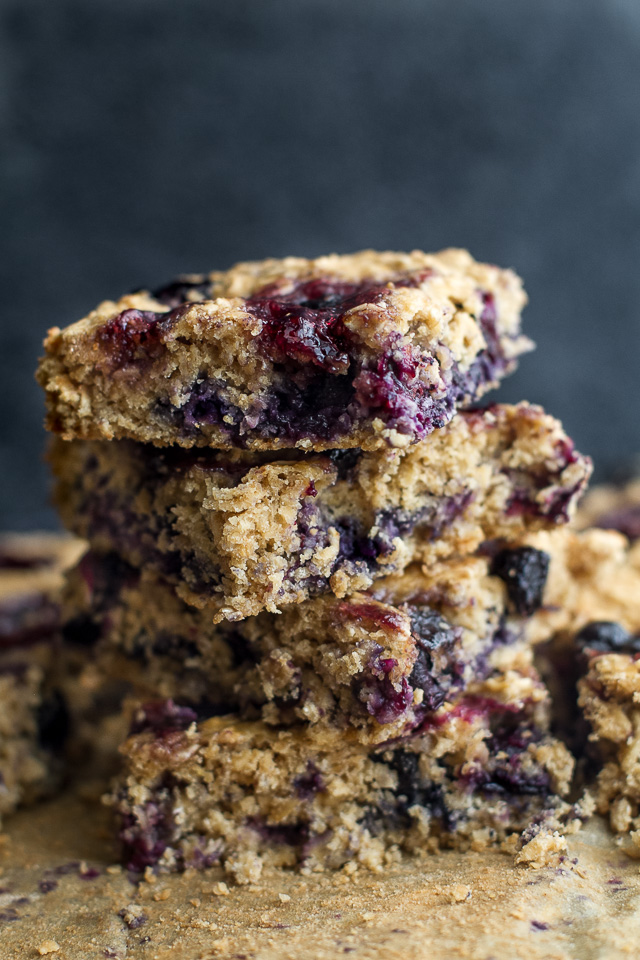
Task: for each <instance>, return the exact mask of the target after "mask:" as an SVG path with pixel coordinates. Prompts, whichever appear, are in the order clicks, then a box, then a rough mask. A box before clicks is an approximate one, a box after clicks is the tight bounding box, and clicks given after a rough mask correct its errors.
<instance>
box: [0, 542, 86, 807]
mask: <svg viewBox="0 0 640 960" xmlns="http://www.w3.org/2000/svg"><path fill="white" fill-rule="evenodd" d="M80 549H81V547H80V545H79V544H78V542H77V541H74V540H72V539H71V538H70V537H60V536H55V535H47V534H21V535H8V534H6V535H3V536H0V816H3V817H4V816H5V815H6V814H8V813H11V812H13V810H15V808H16V807H17V806H18V805H20V804H22V803H27V802H30V801H32V800H34V799H36V798H37V797H40V796H43V795H44V794H47V793H50V792H51V791H52V790H53V789H54V788H55V787H56V786H57V784H58V782H59V780H60V775H61V772H62V754H63V750H64V746H65V741H66V739H67V735H68V733H69V709H68V704H67V702H66V697H65V690H64V685H63V683H62V681H63V677H62V676H61V672H60V649H59V644H60V636H59V620H60V606H59V592H60V589H61V585H62V570H63V569H64V568H65V567H66V566H68V565H69V564H70V563H73V562H74V561H75V560H76V559H77V557H78V554H79V552H80ZM59 681H60V682H59Z"/></svg>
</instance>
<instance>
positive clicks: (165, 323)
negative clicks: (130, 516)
mask: <svg viewBox="0 0 640 960" xmlns="http://www.w3.org/2000/svg"><path fill="white" fill-rule="evenodd" d="M525 300H526V298H525V295H524V293H523V291H522V287H521V283H520V280H519V279H518V277H517V276H516V275H515V274H514V273H512V272H511V271H509V270H500V269H498V268H497V267H494V266H490V265H487V264H479V263H476V262H475V261H474V260H473V258H472V257H471V256H470V255H469V254H468V253H466V252H465V251H462V250H445V251H443V252H441V253H438V254H424V253H421V252H419V251H415V252H413V253H410V254H403V253H376V252H374V251H364V252H361V253H356V254H352V255H348V256H336V255H332V256H327V257H321V258H319V259H317V260H304V259H299V258H294V257H290V258H286V259H284V260H265V261H262V262H256V263H241V264H238V265H237V266H235V267H233V268H231V269H230V270H228V271H226V272H215V273H211V274H209V275H208V276H189V277H183V278H181V279H179V280H178V281H176V282H174V283H171V284H169V285H168V286H166V287H164V288H163V289H161V290H157V291H156V292H155V293H148V292H139V293H134V294H131V295H129V296H125V297H122V298H121V299H120V300H118V301H116V302H112V301H107V302H105V303H102V304H101V305H100V306H99V307H98V308H97V309H96V310H94V311H93V312H92V313H90V314H89V315H88V317H86V318H85V319H84V320H80V321H79V322H78V323H75V324H72V325H71V326H69V327H67V328H65V329H64V330H60V329H58V328H53V329H52V330H51V331H50V332H49V335H48V337H47V339H46V341H45V351H46V355H45V357H44V359H43V360H42V361H41V364H40V368H39V372H38V379H39V382H40V383H41V385H42V386H43V387H44V389H45V391H46V395H47V404H48V426H49V428H50V429H51V430H53V431H54V432H56V433H60V434H62V436H63V437H64V438H65V439H68V440H70V439H108V440H112V439H114V438H115V439H123V438H128V439H133V440H136V441H140V442H143V443H154V444H156V445H163V446H168V445H173V444H179V445H181V446H183V447H192V446H198V447H207V446H209V447H215V448H219V449H232V448H252V449H255V450H279V449H281V448H283V447H299V448H301V449H303V450H311V449H314V450H327V449H334V448H354V447H361V448H365V449H372V448H376V447H379V446H386V445H390V446H406V445H407V444H408V443H411V442H414V441H416V440H421V439H423V438H424V437H425V436H427V435H428V434H429V433H431V432H432V431H433V430H435V429H437V428H440V427H442V426H444V425H445V424H446V423H448V422H449V420H450V419H451V417H452V416H453V415H454V413H455V411H456V410H457V409H459V408H460V407H463V406H465V405H468V404H469V403H471V402H473V401H475V400H477V399H478V398H479V397H480V396H481V395H482V394H483V393H485V392H486V391H487V390H488V389H489V388H490V387H492V386H495V385H496V384H497V383H498V382H499V381H500V380H501V379H502V377H503V376H504V375H505V374H507V373H509V372H510V371H511V370H513V369H514V367H515V364H516V359H517V357H518V356H519V355H520V354H522V353H523V352H525V351H527V350H529V349H530V348H531V346H532V345H531V343H530V341H529V340H528V339H527V338H526V337H523V336H522V335H521V334H520V313H521V310H522V308H523V306H524V304H525Z"/></svg>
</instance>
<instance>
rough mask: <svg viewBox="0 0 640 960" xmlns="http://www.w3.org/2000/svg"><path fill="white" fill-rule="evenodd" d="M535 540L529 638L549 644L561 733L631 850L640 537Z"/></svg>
mask: <svg viewBox="0 0 640 960" xmlns="http://www.w3.org/2000/svg"><path fill="white" fill-rule="evenodd" d="M534 540H536V542H537V546H538V547H542V546H544V547H546V550H547V552H548V556H549V558H550V563H549V570H548V575H547V580H546V585H545V589H544V591H543V599H542V605H541V606H540V608H539V609H538V611H537V612H536V613H535V614H534V615H533V616H532V617H531V618H530V619H529V620H528V621H527V622H526V626H525V633H528V635H529V638H530V639H531V640H532V641H533V642H536V643H537V642H539V641H540V640H543V639H545V638H549V639H548V642H547V643H546V644H542V645H540V646H538V647H537V650H538V657H539V659H540V663H541V665H542V667H543V668H544V670H545V672H546V673H547V674H548V675H549V677H550V678H551V680H552V682H553V685H554V687H555V689H556V691H557V693H556V699H557V701H558V706H559V707H560V709H559V710H557V713H558V717H559V728H560V729H561V731H562V732H563V737H564V739H565V740H567V742H569V743H570V744H571V746H572V747H573V749H574V751H575V752H576V754H577V755H578V756H579V757H581V766H582V767H583V777H584V780H585V782H586V785H587V787H588V789H589V791H590V792H591V793H592V794H593V797H594V800H595V804H596V808H597V810H598V811H599V812H600V813H602V814H606V815H608V817H609V820H610V823H611V825H612V827H613V829H614V830H616V831H617V832H619V833H622V834H626V835H627V836H626V837H625V842H626V843H627V844H628V846H629V848H630V849H633V847H634V845H635V846H638V837H640V834H636V833H635V831H637V830H638V829H640V541H636V542H634V543H633V544H631V543H629V541H628V540H627V538H626V537H624V536H623V535H621V534H620V533H618V532H614V531H612V530H601V529H595V528H594V529H586V530H582V531H580V532H576V531H572V530H568V529H565V530H560V531H557V533H556V535H555V537H554V538H553V542H550V538H548V537H546V535H544V534H540V535H536V537H535V538H534ZM544 541H546V542H544ZM563 727H564V730H562V728H563Z"/></svg>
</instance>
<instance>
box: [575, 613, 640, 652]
mask: <svg viewBox="0 0 640 960" xmlns="http://www.w3.org/2000/svg"><path fill="white" fill-rule="evenodd" d="M575 642H576V645H577V646H578V648H579V649H580V650H595V651H597V652H598V653H640V637H634V636H632V635H631V634H630V633H629V631H628V630H625V628H624V627H623V626H622V625H621V624H619V623H613V622H612V621H610V620H594V621H593V622H592V623H588V624H587V625H586V626H585V627H583V628H582V630H580V631H579V633H577V634H576V638H575Z"/></svg>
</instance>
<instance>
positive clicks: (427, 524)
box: [51, 403, 591, 620]
mask: <svg viewBox="0 0 640 960" xmlns="http://www.w3.org/2000/svg"><path fill="white" fill-rule="evenodd" d="M51 462H52V465H53V469H54V472H55V474H56V476H57V479H58V486H57V501H58V505H59V508H60V512H61V514H62V517H63V519H64V521H65V523H66V524H67V526H68V527H69V528H70V529H71V530H73V531H74V532H76V533H78V534H80V535H81V536H84V537H87V538H89V539H90V540H91V542H92V543H93V544H95V545H97V546H98V548H100V549H102V550H103V551H109V550H114V551H116V552H117V553H119V554H121V555H123V556H124V557H125V558H126V559H128V560H129V561H130V562H132V563H133V564H134V565H137V566H144V567H145V568H153V569H155V570H156V571H157V572H158V573H160V574H161V575H162V576H163V577H164V578H166V579H168V580H170V581H171V582H173V583H174V584H176V585H177V586H178V589H179V591H180V593H181V595H182V596H183V598H184V599H185V600H187V601H188V602H189V603H191V604H194V605H196V606H201V607H204V606H206V607H207V608H208V609H209V614H210V615H211V616H213V617H214V618H215V619H216V620H221V619H228V620H238V619H241V618H243V617H247V616H251V615H254V614H257V613H259V612H260V611H261V610H264V609H266V610H270V611H277V610H278V609H280V608H285V607H286V605H287V604H291V603H298V602H300V601H303V600H305V599H307V598H309V597H313V596H314V595H319V594H322V593H324V592H327V591H332V592H333V593H335V594H336V595H337V596H344V595H345V594H347V593H350V592H353V591H354V590H362V589H366V588H367V587H369V586H370V585H371V584H372V582H374V581H375V580H376V578H378V577H380V576H383V575H385V574H389V573H391V572H394V571H401V570H403V569H404V568H405V567H406V565H407V564H408V563H409V562H411V561H415V560H420V561H422V562H433V561H435V560H437V559H439V558H441V557H446V556H447V555H455V554H459V555H465V554H469V553H471V552H473V551H474V550H475V549H476V548H477V547H478V546H479V545H480V544H481V543H482V542H483V541H486V540H500V539H506V540H512V539H514V538H517V537H518V536H522V535H523V533H525V532H527V531H529V530H536V529H540V528H543V529H544V528H553V527H554V526H557V525H559V524H562V523H564V522H565V521H566V520H567V519H568V518H569V517H570V516H571V515H572V513H573V510H574V507H575V503H576V501H577V499H578V497H579V494H580V493H581V491H582V489H583V488H584V486H585V484H586V481H587V478H588V476H589V473H590V469H591V465H590V461H589V460H588V459H587V458H585V457H582V456H581V455H580V454H579V453H577V452H576V451H575V450H574V448H573V445H572V443H571V442H570V440H569V439H568V438H567V436H566V434H565V433H564V432H563V430H562V428H561V426H560V424H559V423H558V421H557V420H555V419H554V418H552V417H549V416H547V414H545V413H544V411H542V410H541V408H539V407H535V406H530V405H528V404H525V403H522V404H519V405H517V406H507V405H497V406H493V407H490V408H488V409H485V410H475V411H467V412H463V413H460V414H459V415H458V416H456V417H455V418H454V419H453V420H452V421H451V423H449V424H448V425H447V426H446V427H444V428H443V429H442V430H439V431H436V432H435V433H433V434H432V435H431V436H430V437H428V438H427V439H426V440H422V441H421V442H419V443H416V444H414V445H412V446H410V447H404V448H401V449H399V448H394V449H391V448H386V449H383V450H377V451H372V452H368V453H367V452H363V451H361V450H348V451H342V450H335V451H330V452H328V453H327V454H325V455H323V454H300V453H299V452H297V451H290V452H289V456H286V457H285V456H283V455H282V454H281V455H280V459H278V460H277V461H274V460H266V459H263V457H262V456H261V455H260V454H259V453H247V452H235V453H234V452H230V453H225V452H220V451H206V452H195V451H187V452H185V451H183V450H180V449H178V448H172V449H166V450H158V449H157V448H155V447H151V446H148V445H142V444H136V443H133V442H131V441H120V442H113V443H106V442H104V441H74V442H71V443H69V442H66V441H63V440H56V441H55V442H54V445H53V448H52V451H51Z"/></svg>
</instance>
